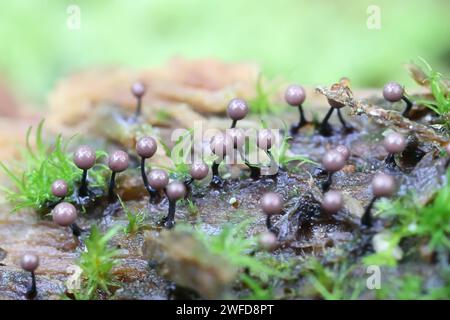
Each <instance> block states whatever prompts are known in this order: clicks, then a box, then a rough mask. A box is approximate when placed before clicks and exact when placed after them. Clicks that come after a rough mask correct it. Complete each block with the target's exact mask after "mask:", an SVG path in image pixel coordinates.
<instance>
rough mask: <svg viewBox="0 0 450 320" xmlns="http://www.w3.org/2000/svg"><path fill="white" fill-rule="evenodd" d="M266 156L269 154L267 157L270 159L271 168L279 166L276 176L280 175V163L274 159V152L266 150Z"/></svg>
mask: <svg viewBox="0 0 450 320" xmlns="http://www.w3.org/2000/svg"><path fill="white" fill-rule="evenodd" d="M266 154H267V156H268V157H269V159H270V166H273V165H274V166H277V173H275V175H277V174H278V169H279V165H278V163H277V162H276V161H275V158H274V157H273V154H272V152H271V151H270V150H266Z"/></svg>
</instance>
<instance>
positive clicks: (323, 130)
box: [319, 108, 334, 136]
mask: <svg viewBox="0 0 450 320" xmlns="http://www.w3.org/2000/svg"><path fill="white" fill-rule="evenodd" d="M333 111H334V108H330V110H328V112H327V114H326V115H325V118H323V120H322V124H321V125H320V129H319V132H320V134H321V135H324V136H329V135H331V128H330V125H329V124H328V120H329V119H330V117H331V114H332V113H333Z"/></svg>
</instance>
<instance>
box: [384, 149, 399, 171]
mask: <svg viewBox="0 0 450 320" xmlns="http://www.w3.org/2000/svg"><path fill="white" fill-rule="evenodd" d="M384 163H385V164H386V166H387V167H388V168H391V169H394V168H395V167H396V166H397V164H396V163H395V155H394V154H393V153H390V154H388V156H387V157H386V159H385V160H384Z"/></svg>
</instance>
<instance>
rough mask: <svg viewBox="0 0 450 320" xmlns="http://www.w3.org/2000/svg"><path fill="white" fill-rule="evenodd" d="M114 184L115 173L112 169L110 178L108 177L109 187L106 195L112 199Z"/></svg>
mask: <svg viewBox="0 0 450 320" xmlns="http://www.w3.org/2000/svg"><path fill="white" fill-rule="evenodd" d="M115 184H116V173H115V172H114V171H112V172H111V179H109V188H108V197H109V200H113V199H114V195H115V194H114V186H115Z"/></svg>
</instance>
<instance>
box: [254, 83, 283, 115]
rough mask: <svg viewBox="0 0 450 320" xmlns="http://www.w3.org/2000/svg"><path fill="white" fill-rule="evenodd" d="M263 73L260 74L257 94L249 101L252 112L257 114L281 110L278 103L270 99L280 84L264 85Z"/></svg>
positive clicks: (256, 89)
mask: <svg viewBox="0 0 450 320" xmlns="http://www.w3.org/2000/svg"><path fill="white" fill-rule="evenodd" d="M263 82H264V81H263V76H262V74H259V75H258V80H257V81H256V88H255V91H256V95H255V97H254V98H253V99H252V100H250V101H249V106H250V112H251V113H252V114H257V115H265V114H269V113H272V112H275V111H277V110H279V109H278V108H277V106H276V105H274V104H273V103H272V102H271V101H270V96H271V95H273V94H274V93H275V92H276V90H277V88H278V85H271V86H270V87H267V86H264V84H263Z"/></svg>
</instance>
